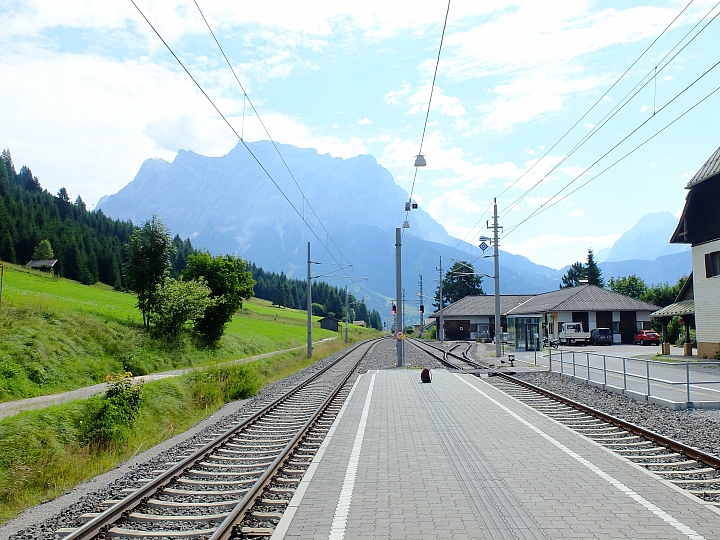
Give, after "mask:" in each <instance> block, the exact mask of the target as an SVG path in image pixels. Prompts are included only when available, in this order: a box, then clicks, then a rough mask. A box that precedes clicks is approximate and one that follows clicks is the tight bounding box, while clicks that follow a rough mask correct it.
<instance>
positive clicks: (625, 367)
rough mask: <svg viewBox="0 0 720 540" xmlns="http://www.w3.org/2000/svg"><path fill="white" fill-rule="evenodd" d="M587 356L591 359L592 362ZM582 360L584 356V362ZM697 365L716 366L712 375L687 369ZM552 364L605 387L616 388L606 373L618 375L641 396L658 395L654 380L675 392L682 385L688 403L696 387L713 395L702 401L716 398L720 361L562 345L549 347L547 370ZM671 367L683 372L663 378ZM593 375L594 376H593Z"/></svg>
mask: <svg viewBox="0 0 720 540" xmlns="http://www.w3.org/2000/svg"><path fill="white" fill-rule="evenodd" d="M558 356H559V357H560V359H559V366H560V369H559V371H558V370H557V364H558ZM578 357H580V361H578ZM582 357H584V358H582ZM591 358H592V360H593V361H592V362H591ZM601 359H602V362H601ZM582 360H584V362H583V361H582ZM553 363H555V366H553ZM609 364H610V365H609ZM643 364H644V365H643ZM621 366H622V367H621ZM661 366H662V369H661ZM701 366H702V367H705V366H712V367H714V368H717V375H715V376H714V377H715V378H711V377H709V376H707V375H708V374H707V373H705V372H703V371H699V370H697V369H691V367H701ZM553 367H555V371H556V372H557V373H560V374H568V375H570V374H571V375H572V376H573V377H574V378H577V379H580V380H584V381H587V382H591V381H592V382H596V383H602V385H603V388H607V387H608V386H611V387H614V388H620V387H619V386H618V385H615V384H608V378H609V377H610V378H611V379H612V378H613V377H614V378H615V379H616V380H618V381H619V379H620V378H622V390H623V392H628V391H631V392H635V393H639V394H641V395H644V396H645V399H648V398H649V397H650V396H651V395H654V396H658V397H660V396H659V395H658V394H657V393H655V394H653V393H652V384H653V383H654V384H655V385H659V386H661V387H666V388H669V389H670V390H671V391H675V392H678V390H676V389H677V388H680V387H683V388H682V389H681V390H679V392H682V393H683V394H684V396H683V397H684V398H685V399H686V401H687V403H692V401H693V400H692V396H693V393H694V394H695V396H696V397H698V396H697V394H698V392H699V391H700V390H702V391H703V392H704V393H705V394H708V393H709V394H711V395H713V396H714V399H705V400H704V401H720V362H717V361H716V362H713V361H709V362H672V363H670V362H660V361H657V360H648V359H644V358H627V357H622V356H612V355H609V354H599V353H596V352H579V351H565V350H562V349H560V350H556V351H555V352H553V350H552V348H550V349H549V366H548V369H549V371H553ZM658 371H664V372H665V373H664V374H662V373H661V374H660V375H655V374H656V373H657V372H658ZM672 371H678V372H679V371H683V372H684V373H682V375H680V376H679V377H677V378H676V377H674V376H673V377H671V378H667V377H668V376H669V375H671V374H672V375H674V373H672ZM593 375H597V376H596V377H595V378H593ZM703 375H706V376H707V377H706V378H707V380H697V378H698V377H701V376H703ZM628 381H630V382H628ZM613 382H615V381H613ZM633 383H634V384H633ZM699 385H715V388H708V387H700V386H699ZM656 390H657V388H656ZM666 395H667V392H666ZM673 401H679V400H673Z"/></svg>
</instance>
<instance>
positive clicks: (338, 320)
mask: <svg viewBox="0 0 720 540" xmlns="http://www.w3.org/2000/svg"><path fill="white" fill-rule="evenodd" d="M322 321H336V322H342V321H341V320H340V319H336V318H335V317H323V318H322V319H318V322H322Z"/></svg>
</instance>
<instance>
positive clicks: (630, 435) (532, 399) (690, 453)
mask: <svg viewBox="0 0 720 540" xmlns="http://www.w3.org/2000/svg"><path fill="white" fill-rule="evenodd" d="M412 343H413V345H415V346H416V347H418V348H419V349H420V350H422V351H424V352H425V353H427V354H431V355H432V356H433V357H434V358H436V359H437V360H439V361H440V362H442V363H443V364H444V365H446V366H448V367H450V368H453V369H458V370H463V371H465V370H466V369H467V367H471V368H472V369H477V367H476V366H482V364H479V363H477V362H475V361H472V360H470V359H469V358H467V351H468V350H469V347H468V349H466V350H465V351H464V352H463V353H462V356H458V355H456V354H454V353H453V352H452V350H453V349H451V350H450V351H445V350H443V349H439V348H437V347H434V346H430V345H429V344H422V345H420V344H418V343H417V342H415V341H413V342H412ZM438 353H443V355H442V356H440V355H439V354H438ZM483 367H485V368H487V366H483ZM489 374H490V375H493V378H492V379H491V380H492V384H493V386H495V387H496V388H498V389H500V390H502V391H503V392H505V393H506V394H508V395H510V396H512V397H514V398H515V399H517V400H519V401H521V402H523V403H525V404H526V405H528V406H530V407H532V408H534V409H536V410H538V411H539V412H541V413H543V414H545V415H547V416H549V417H550V418H552V419H553V420H556V421H558V422H560V423H561V424H563V425H565V426H567V427H569V428H571V429H573V430H574V431H576V432H577V433H579V434H581V435H583V436H585V437H587V438H589V439H591V440H593V441H595V442H596V443H598V444H600V445H602V446H604V447H605V448H607V449H609V450H611V451H613V452H615V453H616V454H618V455H620V456H622V457H624V458H625V459H627V460H629V461H631V462H633V463H635V464H636V465H639V466H641V467H644V468H646V469H647V470H648V471H651V472H653V473H654V474H656V475H657V476H658V477H660V478H662V479H663V480H667V481H669V482H671V483H673V484H675V485H676V486H678V487H680V488H682V489H684V490H686V491H688V492H690V493H692V494H693V495H695V496H697V497H698V498H700V499H702V500H703V501H705V502H708V503H710V504H713V505H715V506H717V507H718V508H720V458H718V457H717V456H714V455H712V454H708V453H706V452H702V451H700V450H698V449H697V448H693V447H691V446H688V445H686V444H683V443H681V442H679V441H676V440H674V439H670V438H667V437H664V436H662V435H660V434H658V433H655V432H653V431H650V430H648V429H645V428H643V427H642V426H638V425H636V424H633V423H630V422H627V421H625V420H623V419H621V418H617V417H615V416H612V415H609V414H607V413H605V412H603V411H599V410H597V409H594V408H592V407H589V406H587V405H585V404H582V403H579V402H577V401H574V400H572V399H570V398H567V397H565V396H561V395H559V394H556V393H553V392H550V391H548V390H545V389H543V388H540V387H538V386H536V385H533V384H531V383H529V382H527V381H523V380H522V379H519V378H517V377H513V376H512V375H510V374H506V373H502V372H499V371H496V370H490V372H489Z"/></svg>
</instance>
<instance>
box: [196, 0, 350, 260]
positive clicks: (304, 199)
mask: <svg viewBox="0 0 720 540" xmlns="http://www.w3.org/2000/svg"><path fill="white" fill-rule="evenodd" d="M193 2H194V3H195V7H196V8H197V10H198V12H199V13H200V16H201V17H202V19H203V21H204V22H205V26H207V29H208V31H209V32H210V35H212V37H213V40H215V44H216V45H217V46H218V49H220V53H221V54H222V55H223V58H224V59H225V62H226V63H227V65H228V67H229V68H230V71H231V72H232V74H233V76H234V77H235V80H236V81H237V83H238V85H239V86H240V89H241V90H242V93H243V130H244V125H245V100H247V102H248V103H249V104H250V107H252V110H253V112H254V113H255V116H257V119H258V121H259V122H260V125H261V126H262V128H263V130H265V134H266V135H267V136H268V139H269V140H270V142H271V143H272V145H273V148H275V151H276V152H277V154H278V156H279V157H280V160H281V161H282V162H283V165H285V169H286V170H287V172H288V173H289V174H290V177H291V178H292V179H293V182H294V183H295V186H296V187H297V188H298V191H300V194H301V195H302V198H303V213H302V218H303V220H304V219H305V211H304V210H305V203H307V206H308V208H309V209H310V211H311V212H312V213H313V215H314V216H315V219H317V221H318V223H319V224H320V227H322V229H323V231H325V234H326V235H327V237H328V239H329V241H330V242H332V244H333V246H335V249H337V251H338V253H339V254H340V257H341V258H342V259H344V260H345V261H346V262H349V261H348V259H347V257H345V256H344V255H343V253H342V251H341V250H340V247H339V246H338V245H337V244H336V243H335V241H334V240H333V239H332V238H331V237H330V233H329V232H328V230H327V229H326V228H325V225H323V223H322V221H321V220H320V217H319V216H318V215H317V213H316V212H315V209H314V208H313V207H312V205H311V204H310V201H309V199H308V198H307V197H306V196H305V193H304V191H303V190H302V188H301V187H300V184H299V183H298V181H297V179H296V178H295V175H294V174H293V172H292V171H291V170H290V167H289V165H288V164H287V162H286V161H285V158H284V156H283V155H282V153H281V152H280V149H279V148H278V147H277V144H276V143H275V140H274V139H273V138H272V135H270V130H268V128H267V126H266V125H265V123H264V122H263V121H262V118H261V117H260V113H259V112H258V111H257V109H256V108H255V105H254V104H253V102H252V100H251V99H250V96H249V95H248V93H247V91H246V90H245V87H244V86H243V84H242V83H241V82H240V78H239V77H238V75H237V73H236V72H235V69H234V68H233V67H232V64H231V63H230V60H229V59H228V57H227V55H226V54H225V50H224V49H223V48H222V45H220V42H219V41H218V38H217V36H216V35H215V32H214V31H213V29H212V27H211V26H210V23H209V22H208V20H207V18H206V17H205V14H204V13H203V11H202V9H201V8H200V5H199V4H198V3H197V0H193ZM241 139H242V137H241ZM326 249H327V248H326Z"/></svg>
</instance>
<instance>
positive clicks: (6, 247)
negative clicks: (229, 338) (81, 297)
mask: <svg viewBox="0 0 720 540" xmlns="http://www.w3.org/2000/svg"><path fill="white" fill-rule="evenodd" d="M136 228H137V227H136V226H135V225H134V224H133V223H132V222H130V221H121V220H113V219H111V218H109V217H107V216H106V215H104V214H103V213H102V211H101V210H98V211H97V212H93V211H88V209H87V207H86V205H85V202H84V201H83V200H82V197H81V196H80V195H78V196H77V197H76V198H75V200H74V201H73V200H72V199H71V196H70V194H69V193H68V191H67V190H66V189H65V188H64V187H63V188H61V189H60V190H59V191H58V192H57V193H56V194H54V195H53V194H52V193H49V192H48V191H47V190H46V189H44V188H43V187H42V185H41V184H40V180H39V179H38V177H37V176H35V175H34V174H33V173H32V171H31V170H30V168H29V167H27V166H26V165H23V166H22V167H20V170H19V171H18V170H17V169H16V167H15V164H14V163H13V159H12V155H11V154H10V151H9V150H7V149H5V150H3V151H2V153H1V154H0V261H5V262H9V263H13V264H19V265H26V264H27V263H28V262H30V261H31V260H32V259H38V258H42V259H46V258H49V259H57V260H58V261H59V264H58V267H59V268H58V274H59V275H60V276H61V277H65V278H68V279H72V280H75V281H79V282H80V283H84V284H85V285H92V284H94V283H98V282H100V283H105V284H107V285H110V286H111V287H114V288H115V289H117V290H127V288H128V287H127V282H126V276H125V272H124V268H125V265H126V263H127V244H128V241H129V240H130V236H131V234H132V232H133V231H134V230H135V229H136ZM41 246H43V249H41ZM173 246H174V248H175V250H174V253H173V255H172V257H171V268H170V274H171V276H172V277H178V276H179V275H180V273H181V272H182V271H183V270H184V269H185V266H186V264H187V259H188V256H189V255H190V254H194V253H197V250H196V249H195V248H193V246H192V243H191V242H190V240H189V239H185V240H183V239H181V238H180V236H179V235H177V234H176V235H175V238H174V239H173ZM37 255H42V256H40V257H39V256H37ZM248 269H249V270H250V271H251V272H252V275H253V279H255V281H256V285H255V296H256V297H258V298H262V299H265V300H270V301H271V302H273V304H275V305H278V306H285V307H290V308H296V309H302V310H304V309H305V308H306V305H307V283H306V282H305V281H303V280H298V279H288V278H287V276H286V275H285V274H284V273H280V274H277V273H275V272H266V271H264V270H263V269H262V268H260V267H259V266H257V265H255V264H250V265H249V268H248ZM312 296H313V314H315V315H320V316H324V315H328V316H333V317H337V318H344V317H345V292H344V290H341V289H340V288H338V287H333V286H330V285H328V284H327V283H325V282H322V281H320V282H319V281H315V282H313V287H312ZM349 302H350V318H351V320H364V321H365V322H366V323H367V324H368V325H369V326H372V327H373V328H377V329H382V321H381V318H380V314H379V313H378V312H377V311H376V310H373V311H372V312H368V310H367V308H366V307H365V304H364V303H362V302H357V301H356V299H355V298H354V297H353V296H352V295H350V298H349Z"/></svg>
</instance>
